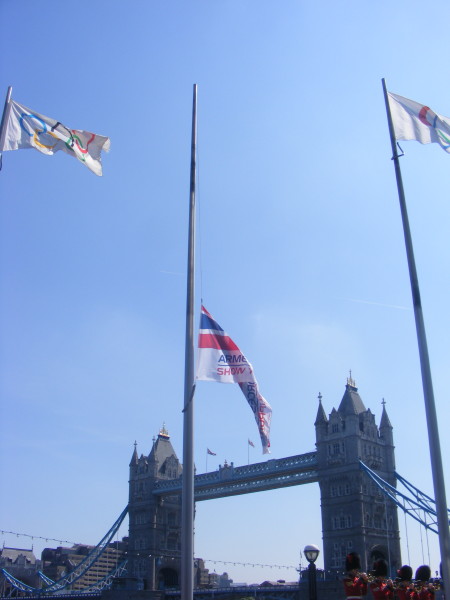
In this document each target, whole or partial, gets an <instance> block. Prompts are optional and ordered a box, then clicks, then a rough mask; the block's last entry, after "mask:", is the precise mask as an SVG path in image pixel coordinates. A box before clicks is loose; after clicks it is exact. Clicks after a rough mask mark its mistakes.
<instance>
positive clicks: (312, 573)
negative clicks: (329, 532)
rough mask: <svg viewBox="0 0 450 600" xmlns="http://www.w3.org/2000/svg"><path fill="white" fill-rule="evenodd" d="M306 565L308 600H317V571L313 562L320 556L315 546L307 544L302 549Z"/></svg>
mask: <svg viewBox="0 0 450 600" xmlns="http://www.w3.org/2000/svg"><path fill="white" fill-rule="evenodd" d="M303 554H304V555H305V557H306V560H307V561H308V562H309V565H308V583H309V600H317V571H316V565H315V562H316V560H317V557H318V556H319V554H320V550H319V548H318V547H317V546H314V545H313V544H309V545H308V546H305V548H304V549H303Z"/></svg>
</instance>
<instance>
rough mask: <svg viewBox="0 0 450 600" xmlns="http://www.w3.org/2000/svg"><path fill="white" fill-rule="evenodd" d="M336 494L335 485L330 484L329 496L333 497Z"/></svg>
mask: <svg viewBox="0 0 450 600" xmlns="http://www.w3.org/2000/svg"><path fill="white" fill-rule="evenodd" d="M336 496H337V489H336V486H335V485H332V486H331V497H332V498H335V497H336Z"/></svg>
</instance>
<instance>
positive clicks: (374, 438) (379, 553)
mask: <svg viewBox="0 0 450 600" xmlns="http://www.w3.org/2000/svg"><path fill="white" fill-rule="evenodd" d="M319 401H320V404H319V410H318V413H317V417H316V421H315V428H316V447H317V460H318V480H319V487H320V495H321V506H322V532H323V546H324V548H323V553H324V563H325V570H326V571H331V572H332V571H336V573H337V572H341V571H342V569H343V566H344V563H345V556H346V555H347V554H348V553H349V552H358V553H359V554H360V556H361V566H362V569H363V570H365V571H367V570H371V568H372V565H373V562H374V560H375V559H377V558H385V559H386V561H387V562H388V564H389V565H390V570H391V573H394V572H395V570H396V569H398V568H399V567H400V566H401V553H400V534H399V526H398V516H397V507H396V506H395V504H394V503H391V502H387V501H386V500H385V498H384V496H383V495H382V493H381V492H380V491H379V490H377V489H376V486H374V485H373V484H372V483H371V482H370V480H369V478H368V477H367V476H366V475H365V473H364V472H363V471H362V470H361V469H360V467H359V460H362V461H363V462H364V463H365V464H367V465H368V466H369V467H370V468H371V469H373V470H374V471H376V472H377V473H378V474H379V475H380V476H381V477H382V478H383V479H384V480H385V481H388V482H389V483H390V484H391V485H393V486H395V485H396V478H395V454H394V442H393V434H392V426H391V424H390V421H389V418H388V416H387V412H386V410H385V405H384V404H383V411H382V417H381V422H380V427H379V428H378V427H377V425H376V423H375V416H374V415H373V414H372V412H371V411H370V409H366V407H365V406H364V403H363V401H362V399H361V397H360V395H359V393H358V388H357V387H356V383H355V380H354V379H353V377H352V373H351V372H350V377H348V378H347V384H346V386H345V391H344V395H343V397H342V400H341V402H340V404H339V407H338V409H337V410H336V409H335V408H333V409H332V411H331V413H330V415H329V418H328V419H327V418H326V414H325V410H324V408H323V406H322V398H321V396H320V397H319Z"/></svg>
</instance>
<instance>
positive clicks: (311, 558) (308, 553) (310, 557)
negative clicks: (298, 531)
mask: <svg viewBox="0 0 450 600" xmlns="http://www.w3.org/2000/svg"><path fill="white" fill-rule="evenodd" d="M303 554H304V555H305V557H306V560H307V561H308V562H309V563H315V562H316V560H317V557H318V556H319V554H320V550H319V548H318V547H317V546H315V545H314V544H308V545H307V546H305V547H304V549H303Z"/></svg>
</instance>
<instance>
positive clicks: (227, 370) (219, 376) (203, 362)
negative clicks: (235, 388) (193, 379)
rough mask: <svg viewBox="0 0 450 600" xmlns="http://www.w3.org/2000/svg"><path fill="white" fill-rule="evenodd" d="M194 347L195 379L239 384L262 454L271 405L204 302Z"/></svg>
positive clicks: (267, 442) (266, 445)
mask: <svg viewBox="0 0 450 600" xmlns="http://www.w3.org/2000/svg"><path fill="white" fill-rule="evenodd" d="M198 347H199V356H198V366H197V379H198V380H203V381H218V382H219V383H237V384H238V385H239V387H240V388H241V390H242V393H243V394H244V396H245V397H246V399H247V402H248V403H249V405H250V408H251V409H252V411H253V414H254V416H255V420H256V424H257V425H258V430H259V435H260V437H261V443H262V448H263V454H268V453H269V452H270V450H269V448H270V422H271V420H272V408H271V407H270V404H269V403H268V402H267V400H265V398H263V397H262V396H261V394H260V393H259V390H258V382H257V381H256V379H255V376H254V374H253V367H252V365H251V364H250V363H249V362H248V360H247V359H246V358H245V356H244V355H243V353H242V352H241V351H240V350H239V348H238V347H237V346H236V344H235V343H234V342H233V340H232V339H231V338H230V336H229V335H228V334H227V333H225V331H224V330H223V329H222V328H221V327H220V325H219V324H218V323H217V321H215V320H214V319H213V317H212V316H211V315H210V314H209V312H208V311H207V310H206V308H205V307H204V306H202V310H201V321H200V332H199V336H198Z"/></svg>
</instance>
